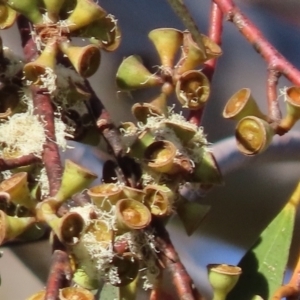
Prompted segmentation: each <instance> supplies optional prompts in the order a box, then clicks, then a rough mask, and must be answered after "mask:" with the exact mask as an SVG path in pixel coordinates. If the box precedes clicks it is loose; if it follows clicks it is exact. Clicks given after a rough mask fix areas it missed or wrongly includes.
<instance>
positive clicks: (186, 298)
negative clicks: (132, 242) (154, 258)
mask: <svg viewBox="0 0 300 300" xmlns="http://www.w3.org/2000/svg"><path fill="white" fill-rule="evenodd" d="M154 226H155V229H156V237H155V239H156V242H157V244H158V249H159V250H160V253H159V254H158V255H159V258H160V260H161V262H162V263H163V265H164V266H165V267H166V268H167V269H168V271H169V272H170V273H171V277H172V281H173V284H174V286H175V288H176V292H177V295H178V296H179V299H180V300H195V299H197V300H203V299H204V298H203V297H202V296H201V295H200V293H199V292H198V290H197V289H196V288H195V285H194V283H193V281H192V279H191V277H190V276H189V274H188V273H187V271H186V269H185V267H184V265H183V264H182V263H181V260H180V258H179V256H178V254H177V252H176V250H175V248H174V246H173V244H172V241H171V240H170V236H169V233H168V232H167V230H166V229H165V227H164V226H163V225H162V224H161V223H159V222H157V223H156V224H155V225H154Z"/></svg>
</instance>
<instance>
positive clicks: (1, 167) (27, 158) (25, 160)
mask: <svg viewBox="0 0 300 300" xmlns="http://www.w3.org/2000/svg"><path fill="white" fill-rule="evenodd" d="M37 162H41V159H40V158H39V157H36V156H35V155H34V154H28V155H24V156H21V157H17V158H9V159H4V158H0V171H5V170H11V169H14V168H18V167H22V166H27V165H30V164H33V163H37Z"/></svg>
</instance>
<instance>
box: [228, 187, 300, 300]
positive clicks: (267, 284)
mask: <svg viewBox="0 0 300 300" xmlns="http://www.w3.org/2000/svg"><path fill="white" fill-rule="evenodd" d="M299 194H300V183H299V184H298V186H297V189H296V190H295V192H294V194H293V195H292V197H291V198H290V200H289V201H288V203H287V204H286V205H285V206H284V207H283V209H282V210H281V211H280V212H279V214H278V215H277V216H276V217H275V218H274V219H273V220H272V222H271V223H270V224H269V225H268V226H267V228H266V229H265V230H264V231H263V232H262V233H261V235H260V237H259V238H258V240H257V241H256V243H255V244H254V246H253V247H252V248H251V249H250V250H249V251H248V252H247V253H246V255H245V256H244V257H243V258H242V260H241V261H240V263H239V267H241V268H242V275H241V277H240V279H239V281H238V283H237V285H236V286H235V288H234V289H233V290H232V291H231V292H230V294H229V295H228V298H227V299H228V300H237V299H243V300H251V299H257V297H258V296H261V297H262V298H263V299H265V300H267V299H269V298H270V297H271V296H272V295H273V294H274V292H275V290H276V289H277V288H278V287H279V286H280V285H281V284H282V281H283V277H284V273H285V269H286V265H287V261H288V256H289V250H290V246H291V240H292V236H293V229H294V222H295V215H296V209H297V205H298V202H299V198H300V197H299ZM255 296H256V298H255Z"/></svg>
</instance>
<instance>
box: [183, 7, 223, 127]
mask: <svg viewBox="0 0 300 300" xmlns="http://www.w3.org/2000/svg"><path fill="white" fill-rule="evenodd" d="M222 31H223V13H222V11H221V10H220V8H219V7H218V5H217V4H216V3H212V6H211V12H210V26H209V31H208V37H209V38H210V39H211V40H212V41H214V42H215V43H216V44H218V45H221V43H222ZM216 64H217V59H210V60H209V61H207V62H206V63H205V64H204V69H203V70H202V72H203V73H204V74H205V75H206V76H207V77H208V79H209V80H210V81H211V80H212V77H213V75H214V72H215V69H216ZM203 111H204V108H203V107H202V108H200V109H199V110H191V111H190V115H189V117H188V120H189V121H190V122H191V123H194V124H196V125H198V126H199V125H200V123H201V118H202V115H203Z"/></svg>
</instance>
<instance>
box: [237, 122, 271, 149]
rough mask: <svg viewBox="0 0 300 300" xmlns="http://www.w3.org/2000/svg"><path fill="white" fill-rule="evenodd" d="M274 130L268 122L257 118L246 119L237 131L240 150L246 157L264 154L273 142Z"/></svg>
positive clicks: (240, 123) (238, 126)
mask: <svg viewBox="0 0 300 300" xmlns="http://www.w3.org/2000/svg"><path fill="white" fill-rule="evenodd" d="M273 136H274V130H273V128H272V127H271V126H270V124H268V123H267V122H266V121H264V120H262V119H260V118H257V117H253V116H250V117H245V118H243V119H242V120H240V121H239V123H238V124H237V126H236V130H235V137H236V142H237V146H238V149H239V150H240V151H241V152H242V153H243V154H246V155H254V154H257V153H261V152H263V151H264V150H265V149H267V147H268V146H269V144H270V143H271V141H272V138H273Z"/></svg>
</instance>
